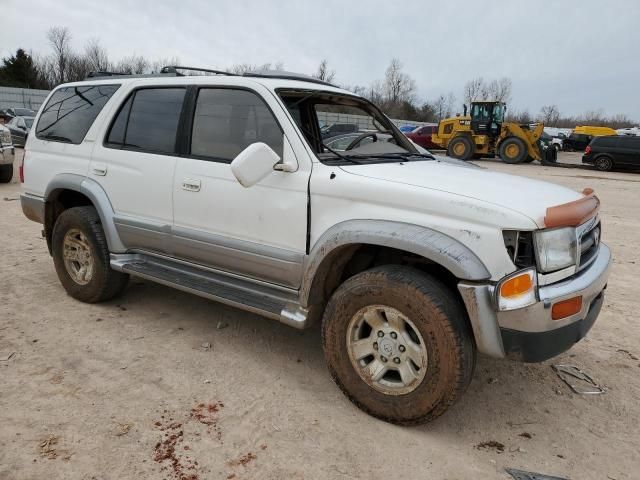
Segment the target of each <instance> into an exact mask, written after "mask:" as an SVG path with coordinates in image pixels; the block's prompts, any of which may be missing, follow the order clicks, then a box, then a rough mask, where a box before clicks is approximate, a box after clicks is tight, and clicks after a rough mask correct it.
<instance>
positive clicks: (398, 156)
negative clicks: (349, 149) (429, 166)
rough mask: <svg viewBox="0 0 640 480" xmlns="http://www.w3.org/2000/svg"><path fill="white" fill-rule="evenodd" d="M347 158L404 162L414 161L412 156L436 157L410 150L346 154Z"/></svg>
mask: <svg viewBox="0 0 640 480" xmlns="http://www.w3.org/2000/svg"><path fill="white" fill-rule="evenodd" d="M348 157H349V158H353V157H356V158H386V159H389V160H396V161H405V162H411V161H414V160H412V157H419V158H428V159H429V160H435V159H436V157H434V156H433V155H429V154H426V153H411V152H407V153H371V154H359V155H348Z"/></svg>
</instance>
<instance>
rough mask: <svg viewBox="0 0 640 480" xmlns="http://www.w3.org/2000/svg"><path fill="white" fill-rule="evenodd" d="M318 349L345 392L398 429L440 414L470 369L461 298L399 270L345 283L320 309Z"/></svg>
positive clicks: (468, 336) (464, 384) (472, 353)
mask: <svg viewBox="0 0 640 480" xmlns="http://www.w3.org/2000/svg"><path fill="white" fill-rule="evenodd" d="M354 322H355V323H354ZM358 322H359V323H358ZM322 343H323V349H324V354H325V359H326V361H327V365H328V368H329V371H330V373H331V377H332V378H333V380H334V381H335V383H336V384H337V385H338V386H339V387H340V389H341V390H342V391H343V392H344V394H345V395H346V396H347V397H348V398H349V399H350V400H351V401H352V402H353V403H354V404H355V405H357V406H358V407H359V408H360V409H361V410H363V411H364V412H366V413H368V414H369V415H372V416H374V417H377V418H379V419H381V420H385V421H387V422H391V423H395V424H399V425H417V424H421V423H426V422H429V421H431V420H433V419H434V418H436V417H438V416H440V415H442V414H443V413H444V412H445V411H446V410H447V409H448V408H449V407H450V406H451V405H453V404H454V403H455V402H456V400H457V399H458V398H459V397H460V396H461V395H462V393H464V391H465V390H466V389H467V387H468V385H469V383H470V381H471V378H472V376H473V370H474V365H475V345H474V342H473V339H472V336H471V333H470V329H469V327H468V325H467V322H466V312H465V310H464V308H463V306H462V305H461V302H460V300H459V299H458V298H456V297H455V295H454V294H453V293H452V292H451V291H450V290H449V289H447V288H446V287H445V286H444V285H443V284H442V283H440V282H439V281H438V280H437V279H435V278H434V277H432V276H430V275H427V274H425V273H423V272H421V271H419V270H416V269H412V268H408V267H404V266H397V265H387V266H382V267H376V268H373V269H371V270H368V271H365V272H362V273H359V274H357V275H355V276H353V277H351V278H349V279H348V280H347V281H346V282H344V283H343V284H342V285H341V286H340V287H339V288H338V289H337V290H336V291H335V292H334V294H333V295H332V297H331V299H330V300H329V303H328V304H327V307H326V309H325V312H324V316H323V319H322ZM369 343H371V345H369ZM369 349H372V350H371V352H372V353H369ZM384 355H387V356H388V358H387V357H384ZM385 358H386V360H385ZM376 362H377V363H376ZM374 372H378V375H376V374H374ZM380 372H383V373H380ZM406 379H408V380H406Z"/></svg>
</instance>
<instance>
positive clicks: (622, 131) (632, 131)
mask: <svg viewBox="0 0 640 480" xmlns="http://www.w3.org/2000/svg"><path fill="white" fill-rule="evenodd" d="M616 133H617V134H618V135H634V136H640V127H630V128H619V129H618V130H616Z"/></svg>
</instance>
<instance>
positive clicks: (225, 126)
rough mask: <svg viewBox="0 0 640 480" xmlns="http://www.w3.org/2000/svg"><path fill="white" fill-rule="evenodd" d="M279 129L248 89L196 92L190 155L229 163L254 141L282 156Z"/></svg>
mask: <svg viewBox="0 0 640 480" xmlns="http://www.w3.org/2000/svg"><path fill="white" fill-rule="evenodd" d="M282 136H283V133H282V130H281V129H280V126H279V125H278V122H277V121H276V119H275V118H274V116H273V114H272V113H271V111H270V110H269V107H267V105H266V104H265V103H264V101H263V100H262V99H261V98H260V97H259V96H258V95H256V94H255V93H253V92H249V91H247V90H233V89H226V88H203V89H201V90H200V91H199V93H198V99H197V102H196V109H195V114H194V117H193V128H192V132H191V154H192V155H195V156H199V157H207V158H215V159H218V160H223V161H229V162H230V161H231V160H233V159H234V158H236V156H237V155H238V154H239V153H240V152H242V151H243V150H244V149H245V148H247V147H248V146H249V145H251V144H252V143H255V142H264V143H266V144H267V145H269V146H270V147H271V148H272V149H273V150H274V151H275V152H276V153H277V154H278V155H280V156H281V157H282V141H283V140H282Z"/></svg>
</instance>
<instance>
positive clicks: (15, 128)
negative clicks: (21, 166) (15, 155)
mask: <svg viewBox="0 0 640 480" xmlns="http://www.w3.org/2000/svg"><path fill="white" fill-rule="evenodd" d="M33 118H34V117H13V118H12V119H11V120H10V121H9V123H7V124H6V125H5V126H6V127H7V128H8V129H9V131H10V132H11V139H12V140H13V144H14V145H15V146H16V147H24V144H25V142H26V141H27V134H28V133H29V131H30V130H31V125H33Z"/></svg>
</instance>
